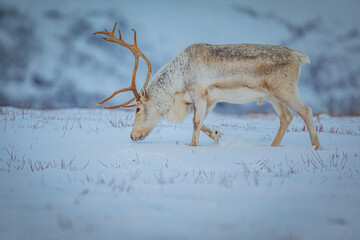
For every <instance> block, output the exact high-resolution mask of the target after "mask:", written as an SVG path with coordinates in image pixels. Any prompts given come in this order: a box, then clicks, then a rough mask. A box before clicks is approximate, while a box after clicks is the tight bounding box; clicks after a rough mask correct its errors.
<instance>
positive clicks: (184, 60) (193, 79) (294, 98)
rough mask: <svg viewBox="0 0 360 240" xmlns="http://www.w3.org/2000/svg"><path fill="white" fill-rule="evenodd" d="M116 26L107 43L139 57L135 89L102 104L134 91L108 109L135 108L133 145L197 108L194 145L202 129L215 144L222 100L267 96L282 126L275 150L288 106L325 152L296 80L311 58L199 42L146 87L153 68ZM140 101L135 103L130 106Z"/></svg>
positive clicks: (252, 46)
mask: <svg viewBox="0 0 360 240" xmlns="http://www.w3.org/2000/svg"><path fill="white" fill-rule="evenodd" d="M115 29H116V24H115V26H114V28H113V30H112V32H109V31H107V30H106V29H104V31H99V32H95V33H94V35H95V34H104V35H106V36H107V37H104V38H103V39H104V40H106V41H109V42H114V43H117V44H120V45H121V46H124V47H126V48H128V49H129V50H130V51H131V53H132V54H133V55H134V57H135V66H134V69H133V74H132V80H131V85H130V87H128V88H124V89H120V90H118V91H116V92H114V93H113V94H112V95H111V96H110V97H108V98H107V99H105V100H104V101H102V102H100V103H98V104H99V105H100V104H103V103H105V102H106V101H108V100H109V99H111V98H112V97H114V96H115V95H116V94H118V93H121V92H126V91H132V92H133V93H134V97H133V98H132V99H130V100H129V101H127V102H125V103H123V104H121V105H117V106H112V107H105V108H106V109H114V108H121V107H135V120H134V126H133V129H132V132H131V139H132V140H133V141H139V140H143V139H144V138H145V137H146V136H147V135H148V134H149V133H150V132H151V130H152V129H153V128H154V127H155V126H156V125H157V124H158V123H159V122H160V121H161V120H162V119H164V118H166V119H167V120H168V121H170V122H177V123H181V122H182V121H183V120H184V119H185V118H186V116H187V115H188V113H189V111H190V105H191V104H192V105H193V107H194V117H193V127H194V129H193V135H192V139H191V143H190V146H198V145H199V134H200V131H202V132H204V133H205V134H206V135H207V136H209V137H210V138H212V139H213V140H214V141H216V142H217V141H219V138H220V137H221V133H220V132H219V131H218V130H213V129H209V128H208V127H206V126H205V125H204V124H203V122H204V119H205V117H206V116H207V115H208V114H209V112H210V111H211V110H212V109H213V108H214V106H215V105H216V103H218V102H229V103H247V102H251V101H254V100H257V101H258V103H259V104H261V103H262V101H263V99H264V98H266V99H268V101H269V102H270V103H271V104H272V105H273V107H274V109H275V111H276V113H277V115H278V116H279V118H280V127H279V130H278V132H277V134H276V136H275V139H274V140H273V142H272V144H271V146H279V145H280V143H281V141H282V139H283V137H284V135H285V132H286V130H287V128H288V126H289V125H290V123H291V121H292V119H293V115H292V114H291V113H290V111H289V108H291V109H292V110H294V111H295V112H296V113H298V114H299V115H300V116H301V118H302V119H303V120H304V122H305V124H306V126H307V129H308V131H309V135H310V139H311V144H312V145H313V146H315V149H322V148H321V146H320V142H319V138H318V135H317V133H316V130H315V125H314V121H313V115H312V110H311V108H309V107H308V106H306V105H305V104H304V103H303V102H302V101H301V100H300V97H299V93H298V87H297V82H298V78H299V72H300V64H301V63H310V60H309V58H308V56H307V55H306V54H305V53H303V52H300V51H297V50H294V49H290V48H287V47H283V46H273V45H262V44H224V45H210V44H204V43H200V44H194V45H191V46H189V47H187V48H186V49H184V50H183V51H182V52H180V53H179V54H178V55H177V56H175V58H174V59H172V60H171V61H170V62H169V63H167V64H166V65H165V66H164V67H162V68H161V69H160V70H159V72H158V73H157V74H156V75H155V76H154V78H153V80H152V82H151V83H150V85H149V87H147V85H148V83H149V79H150V75H151V71H152V70H151V64H150V61H149V60H148V59H147V58H146V56H145V55H144V54H143V53H142V52H141V51H140V50H139V48H138V45H137V41H136V31H135V30H134V29H132V30H133V31H134V43H133V44H132V45H131V44H128V43H126V42H124V41H123V40H122V37H121V33H120V30H119V37H118V38H116V37H115ZM140 57H141V58H143V59H144V60H145V62H146V63H147V66H148V73H147V77H146V80H145V83H144V86H143V88H142V89H141V91H140V93H138V91H137V89H136V85H135V77H136V72H137V68H138V63H139V58H140ZM135 100H136V104H133V105H129V104H131V103H132V102H133V101H135Z"/></svg>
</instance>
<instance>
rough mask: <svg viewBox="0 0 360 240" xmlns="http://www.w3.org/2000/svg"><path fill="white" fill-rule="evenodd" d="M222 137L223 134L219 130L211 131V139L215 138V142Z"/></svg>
mask: <svg viewBox="0 0 360 240" xmlns="http://www.w3.org/2000/svg"><path fill="white" fill-rule="evenodd" d="M222 138H223V134H222V133H221V132H219V130H214V131H213V139H214V140H215V142H217V143H219V142H220V141H221V140H222Z"/></svg>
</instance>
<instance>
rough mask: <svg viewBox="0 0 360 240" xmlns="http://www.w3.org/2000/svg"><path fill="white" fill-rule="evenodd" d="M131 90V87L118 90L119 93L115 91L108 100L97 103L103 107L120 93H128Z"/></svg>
mask: <svg viewBox="0 0 360 240" xmlns="http://www.w3.org/2000/svg"><path fill="white" fill-rule="evenodd" d="M130 90H131V89H130V87H128V88H123V89H120V90H117V91H115V92H114V93H113V94H111V95H110V96H109V97H108V98H106V99H105V100H103V101H102V102H99V103H97V105H101V104H103V103H105V102H107V101H109V100H110V99H112V98H113V97H114V96H115V95H116V94H118V93H122V92H127V91H130Z"/></svg>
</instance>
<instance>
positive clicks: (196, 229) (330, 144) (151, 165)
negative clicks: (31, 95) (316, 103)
mask: <svg viewBox="0 0 360 240" xmlns="http://www.w3.org/2000/svg"><path fill="white" fill-rule="evenodd" d="M132 120H133V112H132V111H124V110H119V111H106V110H99V109H68V110H31V109H24V110H22V109H18V108H12V107H3V108H1V110H0V239H359V238H360V229H359V226H360V190H359V189H360V188H359V183H360V117H330V116H328V115H320V116H318V117H316V118H315V124H316V126H317V130H318V133H319V137H320V141H321V144H322V146H323V147H324V148H325V150H322V151H314V150H313V148H312V147H311V146H310V140H309V137H308V134H307V132H305V131H304V130H305V129H304V123H303V121H302V120H301V119H300V118H299V117H295V118H294V120H293V123H292V124H291V125H290V127H289V132H287V133H286V135H285V138H284V140H283V142H282V144H283V146H281V147H270V146H269V145H270V143H271V140H272V138H273V137H274V136H275V133H276V131H277V128H278V126H279V123H278V119H277V118H276V117H275V115H272V114H269V115H255V114H253V115H220V114H215V113H212V114H210V116H209V117H208V118H207V119H206V123H207V125H208V126H209V127H212V128H217V129H219V130H220V131H222V132H223V133H224V139H223V141H222V142H221V143H219V144H216V143H213V142H212V140H211V139H209V138H208V137H207V136H205V135H204V134H202V135H201V136H200V144H201V146H199V147H189V146H188V145H187V143H189V142H190V139H191V134H192V124H191V115H189V117H188V118H187V119H186V120H185V122H184V123H183V124H181V125H172V124H169V123H167V122H163V123H162V124H161V125H159V126H158V127H157V128H156V129H155V130H154V131H153V132H152V133H151V135H150V136H148V138H146V139H145V140H144V141H143V142H139V143H135V142H132V141H131V140H130V138H129V135H130V132H131V125H132Z"/></svg>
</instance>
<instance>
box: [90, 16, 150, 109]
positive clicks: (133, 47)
mask: <svg viewBox="0 0 360 240" xmlns="http://www.w3.org/2000/svg"><path fill="white" fill-rule="evenodd" d="M116 25H117V23H115V25H114V28H113V30H112V32H109V31H108V30H106V29H104V31H99V32H95V33H94V34H93V35H96V34H104V35H106V36H108V37H103V39H104V40H106V41H109V42H114V43H118V44H120V45H121V46H124V47H126V48H128V49H129V50H130V51H131V52H132V54H134V57H135V66H134V70H133V74H132V78H131V85H130V87H127V88H123V89H120V90H117V91H115V92H114V93H113V94H111V96H110V97H108V98H106V99H105V100H104V101H102V102H99V103H97V105H101V104H103V103H105V102H107V101H108V100H110V99H111V98H113V97H114V96H115V95H116V94H118V93H121V92H127V91H132V92H133V93H134V95H135V97H133V98H132V99H130V100H129V101H127V102H125V103H123V104H121V105H117V106H112V107H104V108H106V109H114V108H121V107H133V106H135V105H128V104H130V103H132V102H133V101H134V100H135V99H136V100H138V99H140V95H139V93H138V91H137V90H136V84H135V77H136V71H137V68H138V65H139V57H142V58H143V59H144V60H145V62H146V64H147V66H148V73H147V76H146V80H145V83H144V86H143V88H146V87H147V85H148V83H149V80H150V75H151V64H150V61H149V60H148V59H147V57H146V56H145V55H144V54H143V53H142V52H141V51H140V50H139V48H138V46H137V42H136V31H135V30H134V29H131V30H132V31H134V43H133V44H132V45H131V44H128V43H126V42H124V41H123V40H122V38H121V32H120V30H119V38H116V37H115V29H116Z"/></svg>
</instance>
